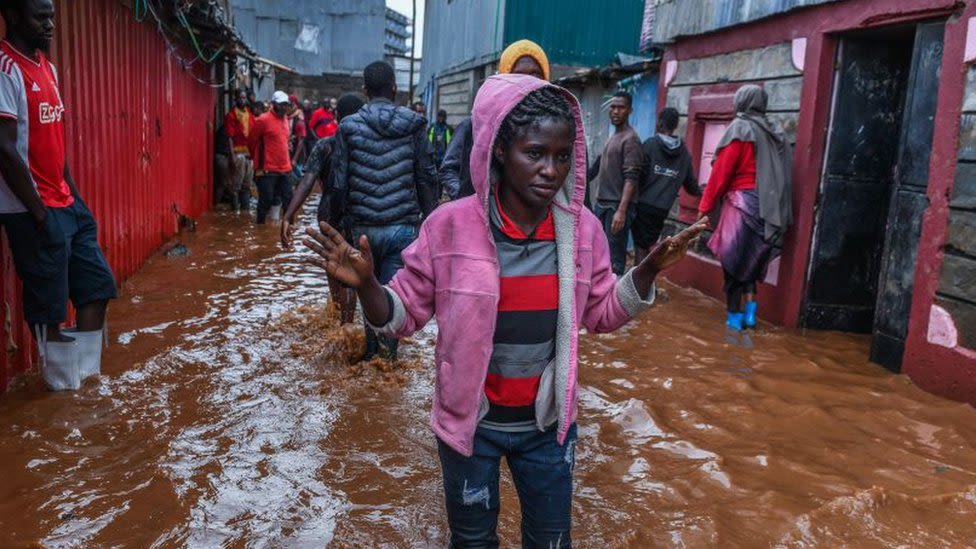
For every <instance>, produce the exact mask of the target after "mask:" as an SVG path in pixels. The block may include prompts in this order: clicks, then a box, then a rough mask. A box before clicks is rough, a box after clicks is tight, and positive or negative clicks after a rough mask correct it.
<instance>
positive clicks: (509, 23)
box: [504, 0, 644, 67]
mask: <svg viewBox="0 0 976 549" xmlns="http://www.w3.org/2000/svg"><path fill="white" fill-rule="evenodd" d="M643 15H644V0H615V1H614V2H592V1H590V0H532V1H524V0H523V1H511V2H507V3H506V6H505V27H504V29H505V32H504V37H505V44H511V43H512V42H514V41H516V40H519V39H522V38H528V39H529V40H533V41H535V42H536V43H538V44H539V45H540V46H542V48H543V49H544V50H546V55H547V56H548V57H549V62H550V63H552V64H559V65H573V66H583V67H598V66H604V65H609V64H610V63H611V62H612V61H613V59H614V56H615V55H616V54H617V53H618V52H623V53H628V54H634V55H636V54H638V53H640V33H641V23H642V21H643Z"/></svg>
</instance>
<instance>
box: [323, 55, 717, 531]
mask: <svg viewBox="0 0 976 549" xmlns="http://www.w3.org/2000/svg"><path fill="white" fill-rule="evenodd" d="M472 123H473V131H474V145H473V150H472V154H471V174H472V181H473V184H474V187H475V191H476V193H475V195H474V196H470V197H467V198H464V199H461V200H458V201H455V202H452V203H449V204H445V205H443V206H441V207H440V208H438V209H437V210H435V211H434V212H433V213H432V214H431V215H430V217H429V218H428V219H427V220H426V221H425V222H424V224H423V225H422V226H421V229H420V235H419V237H418V238H417V240H416V241H415V242H414V243H413V244H412V245H411V246H410V247H409V248H407V249H406V250H405V251H404V252H403V262H404V267H403V269H402V270H400V271H399V273H397V275H396V276H395V277H394V278H393V280H392V281H391V282H390V284H389V285H388V286H387V287H385V288H384V287H382V286H380V284H379V282H377V280H376V278H375V277H374V276H373V274H372V273H373V270H372V266H371V265H370V257H371V256H370V254H369V253H368V249H369V243H368V242H367V241H366V239H365V238H363V239H362V240H361V241H360V242H359V250H356V249H355V248H353V247H352V246H350V245H349V244H348V243H346V242H345V241H344V240H343V238H342V236H341V235H340V234H338V233H337V232H336V231H335V230H333V229H332V228H331V227H329V226H328V225H326V224H324V223H323V224H321V229H322V232H321V233H320V232H318V231H315V230H312V229H309V230H308V234H309V236H310V237H311V238H308V239H306V240H305V242H306V244H307V245H308V246H310V247H311V248H312V249H313V251H315V252H316V253H317V254H318V256H319V258H316V259H315V260H314V261H315V262H317V263H318V264H320V265H321V266H322V267H323V268H325V269H326V271H327V272H328V273H329V274H330V275H332V276H334V277H336V278H337V279H339V280H341V281H343V282H344V283H346V284H348V285H349V286H352V287H354V288H356V289H357V292H358V294H359V297H360V300H361V302H362V305H363V311H364V313H365V316H366V319H367V321H368V322H369V323H370V324H371V325H373V326H374V328H375V329H377V330H378V331H380V332H384V333H387V334H390V335H395V336H398V337H405V336H407V335H409V334H411V333H413V332H415V331H417V330H419V329H421V328H423V327H424V325H425V324H427V322H428V321H429V320H430V319H431V317H435V318H436V320H437V326H438V337H437V345H436V351H435V359H434V360H435V364H436V367H437V377H436V384H435V391H434V398H433V410H432V413H431V421H430V425H431V428H432V429H433V431H434V433H435V434H436V435H437V439H438V444H439V454H440V458H441V467H442V472H443V476H444V494H445V500H446V507H447V514H448V523H449V525H450V530H451V545H452V547H467V546H478V547H483V546H496V547H497V545H498V537H497V534H496V526H497V521H498V511H499V496H498V479H499V470H500V462H501V458H502V457H505V458H506V459H507V461H508V464H509V469H510V470H511V472H512V476H513V478H514V480H515V486H516V488H517V490H518V494H519V501H520V503H521V508H522V544H523V547H569V546H570V525H571V501H572V470H573V465H574V443H575V439H576V426H575V420H576V391H577V389H576V366H577V343H578V334H579V331H580V329H581V328H583V327H585V328H586V329H587V330H590V331H593V332H609V331H613V330H616V329H617V328H619V327H621V326H622V325H624V324H625V323H626V322H627V321H629V320H630V319H631V318H633V317H634V316H635V315H636V314H638V313H639V312H640V311H642V310H643V309H644V308H646V307H648V306H650V305H651V304H652V302H653V300H654V279H655V277H656V275H657V273H658V272H659V271H661V270H663V269H665V268H667V267H669V266H671V265H672V264H674V263H675V262H677V261H678V260H680V259H681V258H682V257H683V256H684V255H685V252H686V250H687V247H688V244H689V243H690V241H691V240H692V239H693V238H694V237H695V236H697V235H698V234H699V233H700V232H701V231H702V230H703V229H704V223H702V224H699V225H695V226H692V227H691V228H690V229H688V230H686V231H684V232H683V233H681V234H680V235H678V236H676V237H675V238H672V239H666V240H664V241H663V242H662V243H661V244H660V245H659V246H658V247H657V248H656V249H655V250H654V251H653V252H651V253H650V254H649V256H648V257H647V258H646V259H645V260H644V261H643V262H642V263H641V264H640V265H638V266H637V267H635V268H634V269H632V270H631V271H630V272H628V273H627V274H625V275H624V276H622V277H621V278H619V279H617V278H616V277H615V276H614V274H613V273H612V272H611V269H610V256H609V248H608V245H607V240H606V237H605V236H604V234H603V230H602V228H601V225H600V222H599V221H598V220H597V219H596V217H594V216H593V214H592V213H590V212H589V210H587V209H585V208H584V207H583V198H584V193H585V189H586V145H585V139H584V136H583V122H582V119H581V117H580V109H579V103H578V102H577V101H576V99H575V98H574V97H573V95H572V94H571V93H569V92H568V91H566V90H565V89H562V88H559V87H557V86H553V85H551V84H549V83H547V82H545V81H544V80H540V79H537V78H533V77H531V76H525V75H515V74H511V75H498V76H493V77H491V78H489V79H488V80H487V81H486V82H485V83H484V85H483V86H482V87H481V89H480V90H479V92H478V95H477V98H476V99H475V104H474V110H473V113H472Z"/></svg>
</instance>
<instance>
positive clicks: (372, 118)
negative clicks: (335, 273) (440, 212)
mask: <svg viewBox="0 0 976 549" xmlns="http://www.w3.org/2000/svg"><path fill="white" fill-rule="evenodd" d="M363 80H364V86H363V91H364V92H365V93H366V97H367V98H368V99H369V102H367V103H366V105H365V106H363V108H362V109H360V110H359V112H357V113H355V114H352V115H350V116H347V117H345V118H344V119H343V120H342V122H341V123H340V124H339V132H338V133H337V134H336V150H335V159H334V162H335V164H334V177H335V182H334V183H335V187H334V188H335V196H336V198H338V200H336V201H334V204H335V207H336V208H338V209H339V212H337V213H338V214H340V216H341V217H342V218H343V219H344V225H345V227H347V228H348V229H349V230H350V233H351V236H352V238H353V242H355V243H357V244H358V243H359V241H360V238H361V237H363V236H366V237H367V239H368V240H369V248H370V250H371V252H372V255H373V265H374V267H375V269H376V277H377V278H378V279H379V281H380V283H382V284H386V283H387V282H389V281H390V280H391V279H392V278H393V275H394V274H395V273H396V272H397V271H398V270H400V268H401V267H403V259H402V258H401V257H400V253H401V252H403V250H404V249H405V248H406V247H407V246H409V245H410V243H411V242H413V241H414V240H415V239H416V238H417V230H418V226H419V225H420V221H421V219H423V218H424V217H426V216H427V214H429V213H430V212H431V210H433V209H434V207H435V206H436V205H437V199H438V198H439V197H438V196H437V193H438V186H437V171H436V169H435V167H434V164H433V161H432V160H431V157H430V154H428V151H427V147H428V145H427V134H426V128H427V119H426V118H424V117H423V116H421V115H419V114H417V113H415V112H413V111H411V110H410V109H407V108H405V107H398V106H396V105H395V104H394V103H393V99H394V98H395V97H396V91H397V87H396V75H395V73H394V72H393V67H391V66H390V65H389V64H388V63H385V62H383V61H377V62H375V63H371V64H370V65H368V66H367V67H366V69H365V70H364V71H363ZM332 218H333V219H337V218H338V216H332ZM396 351H397V341H396V340H395V339H386V338H378V337H377V336H376V334H375V333H373V331H372V330H371V329H370V328H369V326H366V359H367V360H368V359H370V358H372V357H373V356H375V355H376V354H377V353H379V354H381V355H382V356H384V357H385V358H389V359H395V358H396Z"/></svg>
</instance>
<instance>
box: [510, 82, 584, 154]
mask: <svg viewBox="0 0 976 549" xmlns="http://www.w3.org/2000/svg"><path fill="white" fill-rule="evenodd" d="M543 120H555V121H557V122H565V123H566V124H569V127H570V129H571V131H572V133H573V135H574V136H575V135H576V118H575V117H574V116H573V109H572V108H570V106H569V101H566V98H565V97H563V94H562V92H560V91H559V90H557V89H556V88H554V87H552V86H546V87H544V88H539V89H537V90H535V91H533V92H531V93H529V94H528V95H526V96H525V99H523V100H522V101H521V102H520V103H519V104H518V105H516V107H515V108H514V109H512V110H511V112H509V113H508V116H506V117H505V120H504V121H502V125H501V127H500V128H498V135H497V136H496V137H495V144H496V145H501V146H502V148H503V149H508V147H509V145H511V144H512V141H513V140H514V139H515V138H516V137H518V136H519V135H521V134H522V133H523V132H525V131H526V130H528V129H529V128H538V127H539V125H540V124H542V121H543Z"/></svg>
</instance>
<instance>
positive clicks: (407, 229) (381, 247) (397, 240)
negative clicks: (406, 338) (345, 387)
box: [352, 225, 417, 360]
mask: <svg viewBox="0 0 976 549" xmlns="http://www.w3.org/2000/svg"><path fill="white" fill-rule="evenodd" d="M363 235H366V238H368V239H369V249H370V250H372V252H373V273H374V274H375V275H376V278H377V279H378V280H379V281H380V284H386V283H388V282H389V281H391V280H393V275H395V274H396V272H397V271H399V270H400V269H402V268H403V257H401V255H400V254H402V253H403V250H405V249H406V248H407V246H409V245H410V244H411V243H412V242H413V241H414V240H416V239H417V227H415V226H413V225H390V226H388V227H353V229H352V242H353V244H354V245H356V246H358V245H359V237H361V236H363ZM364 325H365V323H364ZM376 354H380V355H381V356H383V357H384V358H388V359H390V360H396V355H397V340H396V339H394V338H388V337H380V336H377V335H376V333H375V332H373V330H372V329H371V328H370V327H369V326H366V360H369V359H371V358H373V357H374V356H376Z"/></svg>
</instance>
